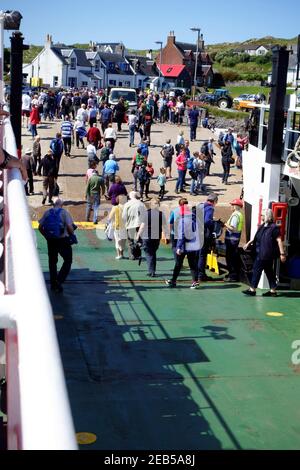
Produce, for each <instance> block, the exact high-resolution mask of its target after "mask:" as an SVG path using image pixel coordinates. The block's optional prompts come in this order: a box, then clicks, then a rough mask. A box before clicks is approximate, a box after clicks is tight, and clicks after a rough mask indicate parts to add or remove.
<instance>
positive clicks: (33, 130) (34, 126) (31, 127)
mask: <svg viewBox="0 0 300 470" xmlns="http://www.w3.org/2000/svg"><path fill="white" fill-rule="evenodd" d="M30 131H31V135H32V138H34V137H35V136H36V135H38V133H37V130H36V124H30Z"/></svg>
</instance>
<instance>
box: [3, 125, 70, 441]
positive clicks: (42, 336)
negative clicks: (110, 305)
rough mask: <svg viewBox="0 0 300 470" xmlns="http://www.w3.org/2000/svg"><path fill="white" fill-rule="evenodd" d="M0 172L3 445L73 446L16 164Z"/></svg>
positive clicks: (7, 131) (8, 141) (9, 140)
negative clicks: (0, 175) (0, 214)
mask: <svg viewBox="0 0 300 470" xmlns="http://www.w3.org/2000/svg"><path fill="white" fill-rule="evenodd" d="M1 127H2V134H4V135H2V137H3V140H2V139H1V142H3V145H5V147H6V148H7V149H8V148H9V150H10V151H11V153H14V154H16V153H15V152H14V151H13V148H15V142H14V136H13V132H12V129H11V125H10V121H9V119H6V120H5V123H3V124H2V125H1ZM3 129H4V133H3ZM0 137H1V136H0ZM15 150H16V149H15ZM4 176H5V178H4V204H5V206H4V208H5V252H4V255H5V272H6V273H5V274H6V276H5V278H6V292H7V293H6V294H5V296H2V297H0V324H2V327H5V328H8V329H7V330H6V358H7V365H6V367H7V387H8V389H7V396H8V411H7V416H8V423H7V427H8V448H9V449H32V450H42V449H45V450H48V449H49V450H54V449H57V450H59V449H62V450H75V449H77V444H76V439H75V431H74V426H73V421H72V415H71V410H70V405H69V400H68V394H67V390H66V385H65V380H64V374H63V367H62V363H61V358H60V353H59V347H58V342H57V337H56V331H55V326H54V321H53V315H52V309H51V305H50V302H49V299H48V294H47V290H46V287H45V282H44V278H43V275H42V271H41V267H40V262H39V258H38V254H37V250H36V246H35V239H34V233H33V230H32V228H31V222H30V218H29V214H28V207H27V202H26V198H25V193H24V186H23V181H22V178H21V175H20V172H19V170H17V169H14V170H8V171H5V175H4Z"/></svg>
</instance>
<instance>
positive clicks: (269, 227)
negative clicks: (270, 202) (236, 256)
mask: <svg viewBox="0 0 300 470" xmlns="http://www.w3.org/2000/svg"><path fill="white" fill-rule="evenodd" d="M250 245H253V249H254V250H255V261H254V265H253V275H252V279H251V284H250V288H249V289H248V290H244V291H242V292H243V294H245V295H250V296H255V295H256V288H257V286H258V283H259V280H260V277H261V275H262V272H263V271H264V272H265V274H266V276H267V279H268V282H269V286H270V290H269V291H267V292H265V293H264V294H263V296H264V297H276V296H277V292H276V287H277V282H276V275H275V272H274V262H275V260H276V259H277V258H278V257H280V261H281V262H282V263H284V262H285V261H286V254H285V251H284V246H283V243H282V240H281V237H280V228H279V227H278V225H276V224H275V223H274V215H273V212H272V210H271V209H267V210H266V213H265V217H264V223H263V224H262V225H261V226H260V227H259V228H258V230H257V232H256V234H255V237H254V239H253V240H250V241H249V242H248V243H246V245H245V246H244V250H247V249H248V247H249V246H250Z"/></svg>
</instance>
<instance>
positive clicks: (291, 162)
mask: <svg viewBox="0 0 300 470" xmlns="http://www.w3.org/2000/svg"><path fill="white" fill-rule="evenodd" d="M286 164H287V165H288V166H289V167H290V168H298V167H299V168H300V137H298V140H297V142H296V145H295V148H294V150H293V151H292V152H291V153H290V154H289V155H288V157H287V160H286Z"/></svg>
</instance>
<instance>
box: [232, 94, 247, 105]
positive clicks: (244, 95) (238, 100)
mask: <svg viewBox="0 0 300 470" xmlns="http://www.w3.org/2000/svg"><path fill="white" fill-rule="evenodd" d="M248 96H250V95H249V94H248V93H243V94H242V95H239V96H237V97H236V98H234V99H233V103H239V102H240V101H244V100H248V99H249V98H248Z"/></svg>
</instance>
